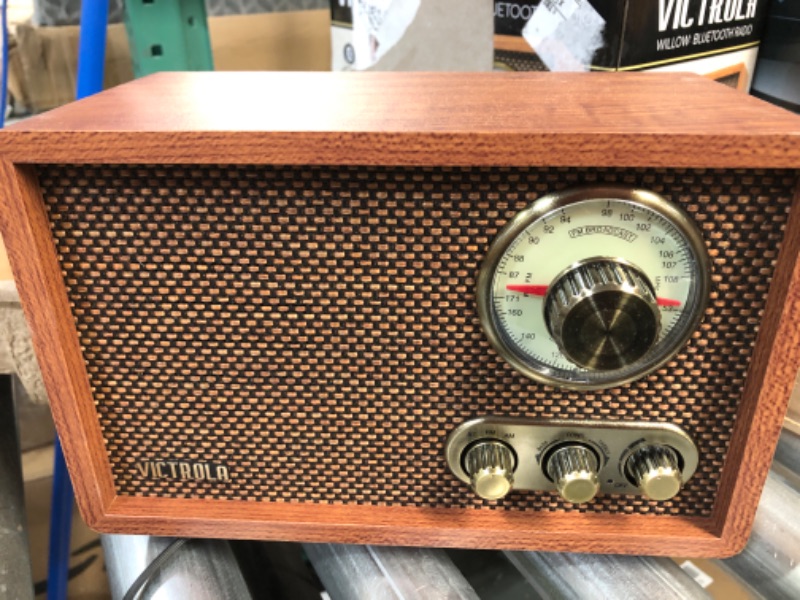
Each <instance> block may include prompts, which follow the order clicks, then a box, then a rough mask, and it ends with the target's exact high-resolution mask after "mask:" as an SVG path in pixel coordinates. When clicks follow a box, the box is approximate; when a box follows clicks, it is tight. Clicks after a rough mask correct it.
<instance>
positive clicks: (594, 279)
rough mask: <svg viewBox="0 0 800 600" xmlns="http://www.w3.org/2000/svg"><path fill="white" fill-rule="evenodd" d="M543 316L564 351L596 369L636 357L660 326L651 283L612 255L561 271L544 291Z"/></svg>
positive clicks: (620, 364) (580, 363) (610, 367)
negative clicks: (545, 292)
mask: <svg viewBox="0 0 800 600" xmlns="http://www.w3.org/2000/svg"><path fill="white" fill-rule="evenodd" d="M544 317H545V322H546V323H547V328H548V330H549V332H550V335H551V336H552V337H553V339H554V340H555V341H556V343H557V344H558V346H559V348H560V350H561V352H562V353H563V354H564V356H566V357H567V358H568V359H569V360H570V361H571V362H573V363H575V364H576V365H578V366H580V367H584V368H587V369H592V370H596V371H610V370H614V369H621V368H623V367H625V366H628V365H630V364H632V363H635V362H636V361H638V360H639V359H640V358H642V356H644V355H645V354H646V353H647V351H648V350H649V349H650V347H651V346H652V345H653V343H654V342H655V341H656V339H657V338H658V333H659V330H660V329H661V312H660V310H659V308H658V303H657V301H656V296H655V291H654V290H653V286H652V284H651V283H650V281H649V280H648V279H647V277H646V276H645V274H644V273H642V272H641V271H640V270H639V269H638V268H637V267H635V266H634V265H632V264H630V263H628V262H625V261H623V260H621V259H616V258H595V259H590V260H587V261H584V262H582V263H578V264H577V265H575V266H573V267H571V268H569V269H568V270H567V271H565V272H564V273H563V274H562V275H560V276H559V277H558V278H557V279H556V281H555V283H554V284H552V285H551V286H550V287H549V289H548V291H547V296H546V298H545V303H544Z"/></svg>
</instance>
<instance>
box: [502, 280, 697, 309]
mask: <svg viewBox="0 0 800 600" xmlns="http://www.w3.org/2000/svg"><path fill="white" fill-rule="evenodd" d="M506 290H508V291H509V292H520V293H522V294H531V295H532V296H544V295H546V294H547V286H546V285H532V284H528V283H510V284H508V285H507V286H506ZM656 303H657V304H658V305H659V306H680V305H681V301H680V300H672V299H671V298H656Z"/></svg>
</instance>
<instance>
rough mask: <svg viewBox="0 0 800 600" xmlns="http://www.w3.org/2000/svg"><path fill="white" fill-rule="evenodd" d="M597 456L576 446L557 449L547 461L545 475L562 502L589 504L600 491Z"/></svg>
mask: <svg viewBox="0 0 800 600" xmlns="http://www.w3.org/2000/svg"><path fill="white" fill-rule="evenodd" d="M598 468H599V465H598V464H597V456H596V455H595V454H594V452H592V451H591V450H589V449H588V448H586V447H585V446H581V445H578V444H569V445H567V446H562V447H561V448H558V449H557V450H556V451H555V452H553V454H551V455H550V457H549V458H548V459H547V466H546V467H545V469H546V471H547V475H548V476H549V477H550V479H552V480H553V482H554V483H555V484H556V489H557V490H558V493H559V494H560V495H561V497H562V498H564V500H566V501H567V502H572V503H573V504H583V503H584V502H589V501H590V500H592V499H593V498H594V497H595V496H596V495H597V491H598V490H599V489H600V482H599V481H598V478H597V470H598Z"/></svg>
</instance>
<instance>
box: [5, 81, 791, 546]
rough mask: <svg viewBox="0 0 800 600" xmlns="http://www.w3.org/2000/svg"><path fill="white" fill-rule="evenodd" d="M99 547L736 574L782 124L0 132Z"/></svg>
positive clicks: (224, 118) (99, 123)
mask: <svg viewBox="0 0 800 600" xmlns="http://www.w3.org/2000/svg"><path fill="white" fill-rule="evenodd" d="M0 152H1V153H2V158H3V162H2V178H1V179H0V183H1V185H2V202H3V203H4V205H3V211H2V225H3V235H4V236H5V239H6V243H7V245H8V252H9V255H10V259H11V262H12V265H13V267H14V272H15V277H16V281H17V285H18V288H19V293H20V296H21V298H22V300H23V304H24V308H25V310H26V314H27V317H28V319H29V322H30V327H31V331H32V335H33V339H34V343H35V346H36V348H37V353H38V358H39V361H40V364H41V367H42V371H43V375H44V378H45V382H46V385H47V389H48V391H49V394H50V398H51V403H52V408H53V413H54V416H55V420H56V423H57V427H58V432H59V434H60V436H61V439H62V443H63V446H64V452H65V455H66V459H67V464H68V466H69V469H70V473H71V475H72V478H73V481H74V485H75V489H76V494H77V498H78V501H79V504H80V507H81V510H82V512H83V515H84V517H85V519H86V521H87V522H88V523H89V524H90V525H91V526H92V527H95V528H97V529H99V530H101V531H108V532H121V533H149V534H156V535H176V536H202V537H241V538H262V539H275V540H303V541H338V542H356V543H370V544H402V545H431V546H461V547H480V548H516V549H521V548H525V549H539V550H569V551H579V552H622V553H646V554H675V555H716V556H722V555H729V554H732V553H735V552H737V551H738V550H739V549H741V548H742V546H743V544H744V543H745V542H746V539H747V536H748V532H749V529H750V526H751V523H752V521H753V516H754V512H755V509H756V505H757V503H758V500H759V494H760V491H761V487H762V485H763V483H764V480H765V477H766V474H767V471H768V469H769V466H770V461H771V458H772V453H773V450H774V448H775V444H776V440H777V436H778V434H779V431H780V428H781V423H782V417H783V413H784V410H785V407H786V404H787V398H788V396H789V392H790V386H791V384H792V382H793V380H794V378H795V374H796V373H797V369H798V365H799V363H800V346H799V345H798V341H799V340H800V335H798V333H799V331H798V323H800V297H799V295H800V267H798V264H797V255H798V249H800V238H799V237H798V234H800V211H798V210H796V209H794V208H792V206H793V203H794V202H796V201H797V197H798V169H799V168H800V119H798V118H797V117H795V116H793V115H791V114H790V113H788V112H785V111H783V110H781V109H779V108H775V107H771V106H768V105H766V104H763V103H762V102H760V101H758V100H755V99H753V98H750V97H747V96H744V95H742V94H740V93H737V92H735V91H733V90H730V89H728V88H726V87H724V86H721V85H718V84H716V83H713V82H709V81H706V80H704V79H702V78H700V77H695V76H690V75H676V74H639V73H632V74H613V75H601V74H595V75H586V74H582V75H576V74H505V73H503V74H500V73H494V74H386V73H374V74H253V73H251V74H231V73H195V74H162V75H157V76H152V77H148V78H145V79H142V80H139V81H135V82H133V83H130V84H127V85H124V86H120V87H118V88H115V89H111V90H109V91H106V92H103V93H101V94H99V95H97V96H94V97H91V98H88V99H85V100H82V101H80V102H76V103H74V104H72V105H69V106H66V107H63V108H60V109H57V110H54V111H52V112H50V113H47V114H44V115H41V116H38V117H36V118H33V119H31V120H29V121H25V122H23V123H21V124H18V125H15V126H13V127H10V128H9V129H8V130H7V131H5V132H4V133H2V135H0Z"/></svg>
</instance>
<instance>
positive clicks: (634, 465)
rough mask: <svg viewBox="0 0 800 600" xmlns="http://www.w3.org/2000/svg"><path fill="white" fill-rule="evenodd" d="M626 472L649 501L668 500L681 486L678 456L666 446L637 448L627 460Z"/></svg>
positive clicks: (681, 477)
mask: <svg viewBox="0 0 800 600" xmlns="http://www.w3.org/2000/svg"><path fill="white" fill-rule="evenodd" d="M626 470H627V472H628V474H629V475H630V477H631V478H632V479H633V481H634V483H635V484H636V485H637V486H638V487H639V489H640V490H641V491H642V493H643V494H644V495H645V496H647V497H648V498H650V500H669V499H670V498H672V497H673V496H676V495H677V494H678V492H680V491H681V486H682V485H683V474H682V473H681V469H680V465H679V462H678V456H677V454H675V451H674V450H673V449H672V448H669V447H667V446H656V445H653V446H644V447H642V448H639V449H638V450H636V451H635V452H634V453H633V454H632V455H631V456H630V457H629V458H628V460H627V463H626Z"/></svg>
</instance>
